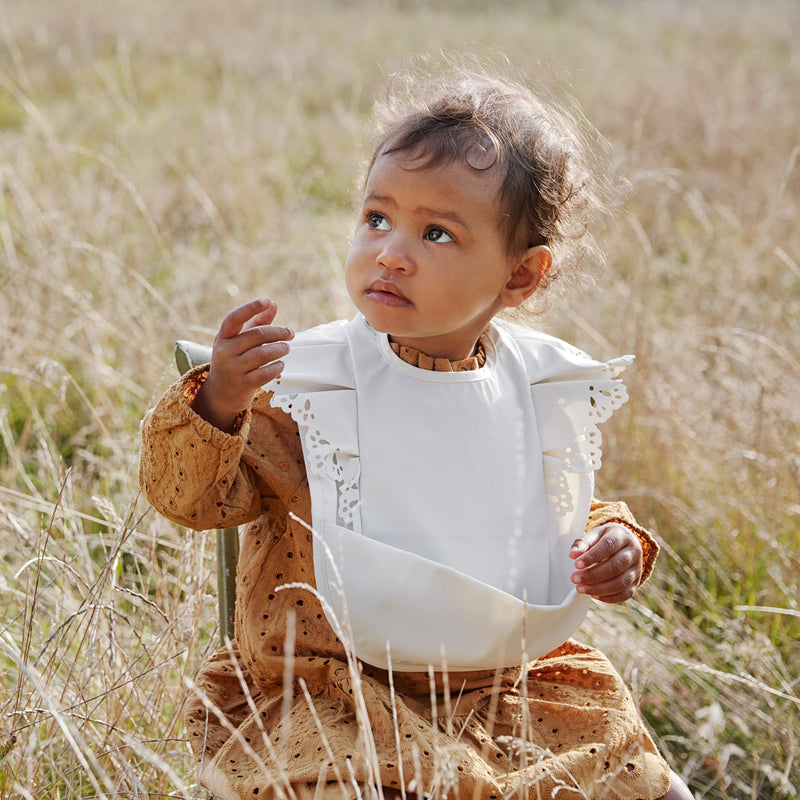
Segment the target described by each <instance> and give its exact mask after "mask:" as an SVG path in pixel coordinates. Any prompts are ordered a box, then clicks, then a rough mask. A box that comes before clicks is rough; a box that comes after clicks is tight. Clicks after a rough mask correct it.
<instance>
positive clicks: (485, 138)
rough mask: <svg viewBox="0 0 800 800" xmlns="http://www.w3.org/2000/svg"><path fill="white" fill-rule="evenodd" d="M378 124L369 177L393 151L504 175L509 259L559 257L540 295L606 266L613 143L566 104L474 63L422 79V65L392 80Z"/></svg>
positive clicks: (423, 161)
mask: <svg viewBox="0 0 800 800" xmlns="http://www.w3.org/2000/svg"><path fill="white" fill-rule="evenodd" d="M373 117H374V120H375V125H376V141H375V145H374V150H373V155H372V159H371V160H370V162H369V165H368V169H367V175H369V172H370V171H371V169H372V167H373V165H374V164H375V161H376V160H377V159H378V158H379V157H380V156H383V155H389V154H393V153H410V154H412V155H413V158H414V159H415V160H417V159H418V160H420V167H435V166H439V165H442V164H448V163H451V162H453V161H462V162H463V163H465V164H467V165H468V166H469V167H470V168H472V169H475V170H486V169H491V168H493V167H495V166H496V167H497V168H498V169H500V170H502V174H503V180H502V184H501V188H500V208H501V222H500V224H501V226H502V229H503V231H504V234H505V239H506V244H507V247H508V250H509V252H510V253H514V254H517V253H522V252H523V251H524V250H525V249H527V248H528V247H533V246H536V245H546V246H547V247H549V248H550V249H551V250H552V252H553V267H552V268H551V270H550V272H549V273H548V275H547V277H546V278H545V280H544V281H543V282H542V284H540V286H539V287H538V289H537V292H536V295H537V296H538V295H540V293H541V291H542V290H543V289H544V288H546V286H548V285H550V284H552V282H553V281H554V280H555V278H556V277H558V276H559V275H561V274H570V275H571V276H572V277H573V278H574V277H575V276H576V275H577V274H578V273H579V272H580V271H581V269H582V268H583V267H584V266H585V265H586V264H587V263H589V262H593V261H602V260H603V254H602V252H601V251H600V250H599V248H598V247H597V244H596V242H595V240H594V237H593V236H592V234H591V232H590V230H589V224H590V222H591V221H592V220H593V219H594V218H595V217H596V216H597V215H598V214H599V213H600V212H602V211H604V210H605V207H606V203H605V200H604V196H605V195H606V194H607V193H608V181H607V180H606V178H605V176H604V170H602V169H600V168H599V165H598V156H600V155H602V154H603V153H604V152H605V149H606V144H605V141H604V140H603V139H602V137H601V136H600V135H599V134H598V133H597V132H596V131H595V130H594V129H593V128H592V127H591V126H590V125H588V123H586V122H585V120H583V119H582V118H580V119H579V118H577V117H576V116H574V115H571V114H570V113H568V112H567V110H566V109H565V108H564V107H563V106H561V105H559V104H557V103H555V102H545V101H544V100H543V99H542V98H541V97H539V96H538V95H537V94H535V93H534V92H533V91H531V90H530V89H528V88H527V87H526V86H525V85H524V84H523V83H521V82H518V81H514V80H510V79H506V78H500V77H497V76H495V75H492V74H490V73H489V72H487V71H486V70H485V69H484V68H476V67H475V66H474V65H470V67H464V66H449V68H447V69H446V70H444V71H441V72H434V73H429V74H424V73H423V72H422V71H421V70H420V67H419V62H416V63H414V64H412V67H411V68H410V69H408V70H406V71H404V72H403V73H400V74H399V75H396V76H394V77H393V79H392V80H390V82H389V85H388V88H387V92H386V96H385V98H383V99H382V100H379V101H378V102H377V103H376V104H375V107H374V109H373Z"/></svg>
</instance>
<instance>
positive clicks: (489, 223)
mask: <svg viewBox="0 0 800 800" xmlns="http://www.w3.org/2000/svg"><path fill="white" fill-rule="evenodd" d="M421 163H423V162H421V161H420V160H419V159H411V158H409V156H408V154H404V153H395V154H391V155H382V156H379V157H378V159H377V160H376V161H375V164H374V165H373V167H372V171H371V172H370V174H369V178H368V180H367V185H366V190H365V198H364V203H363V206H362V209H361V214H360V217H359V221H358V224H357V227H356V232H355V236H354V238H353V243H352V246H351V248H350V252H349V254H348V256H347V261H346V266H345V275H346V282H347V290H348V292H349V293H350V297H351V298H352V299H353V302H354V303H355V305H356V307H357V308H358V310H359V311H361V312H362V313H363V314H364V316H365V317H366V318H367V320H368V321H369V323H370V325H372V327H373V328H375V330H378V331H381V332H386V333H388V334H389V335H390V336H391V338H392V340H393V341H396V342H398V343H399V344H401V345H407V346H410V347H415V348H417V349H419V350H422V351H423V352H424V353H427V354H428V355H430V356H436V357H444V358H450V359H460V358H466V357H468V356H469V355H471V354H472V351H473V349H474V347H475V343H476V341H477V340H478V337H479V336H480V334H481V332H482V331H483V329H484V327H485V326H486V324H487V323H488V322H489V320H491V319H492V317H493V316H494V315H495V314H496V313H497V312H498V311H499V310H500V309H501V308H502V307H503V306H504V305H505V303H504V300H503V290H504V288H505V286H506V284H507V283H508V281H509V279H510V276H511V275H512V273H513V270H514V260H513V258H512V257H511V255H510V254H509V252H508V249H507V247H506V240H505V236H504V234H503V232H502V231H501V229H500V202H499V190H500V183H501V175H500V172H499V171H498V170H497V169H496V168H494V167H492V168H491V169H486V170H483V171H478V170H475V169H472V168H471V167H469V166H468V165H466V164H464V163H459V162H453V163H450V164H445V165H443V166H436V167H425V166H420V164H421Z"/></svg>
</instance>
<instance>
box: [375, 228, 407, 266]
mask: <svg viewBox="0 0 800 800" xmlns="http://www.w3.org/2000/svg"><path fill="white" fill-rule="evenodd" d="M378 264H380V265H381V267H383V268H384V269H388V270H402V271H403V272H409V271H410V270H413V269H414V266H415V262H414V255H413V252H412V249H411V246H410V243H409V242H408V241H407V240H406V237H405V236H402V235H400V234H395V235H390V236H387V237H386V238H385V239H384V241H383V247H382V248H381V251H380V253H379V255H378Z"/></svg>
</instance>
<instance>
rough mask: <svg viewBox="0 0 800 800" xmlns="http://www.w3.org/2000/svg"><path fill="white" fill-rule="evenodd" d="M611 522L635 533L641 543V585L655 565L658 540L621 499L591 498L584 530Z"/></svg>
mask: <svg viewBox="0 0 800 800" xmlns="http://www.w3.org/2000/svg"><path fill="white" fill-rule="evenodd" d="M611 522H616V523H617V524H618V525H624V526H625V527H626V528H628V530H630V531H631V532H632V533H634V534H635V535H636V537H637V538H638V539H639V541H640V542H641V545H642V557H643V565H642V578H641V580H640V581H639V586H641V585H642V584H643V583H644V582H645V581H646V580H647V579H648V578H649V577H650V575H651V574H652V572H653V568H654V567H655V563H656V558H657V557H658V550H659V547H658V542H657V541H656V539H655V537H654V536H653V535H652V534H651V533H650V531H648V530H647V529H646V528H643V527H642V526H641V525H639V523H638V522H637V521H636V519H635V517H634V516H633V514H632V513H631V510H630V509H629V508H628V506H627V504H626V503H623V502H622V501H621V500H614V501H612V502H603V501H601V500H597V499H595V500H593V501H592V505H591V508H590V509H589V519H588V521H587V523H586V530H587V531H588V530H589V529H590V528H599V527H600V526H602V525H606V524H608V523H611Z"/></svg>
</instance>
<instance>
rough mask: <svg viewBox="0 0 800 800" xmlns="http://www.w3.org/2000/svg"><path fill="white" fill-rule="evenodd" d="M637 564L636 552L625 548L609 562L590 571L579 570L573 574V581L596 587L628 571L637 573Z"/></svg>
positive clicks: (595, 566) (604, 562)
mask: <svg viewBox="0 0 800 800" xmlns="http://www.w3.org/2000/svg"><path fill="white" fill-rule="evenodd" d="M637 562H638V558H637V553H636V551H635V550H634V549H633V548H632V547H625V548H623V549H622V550H620V551H619V552H618V553H615V554H614V555H613V556H612V557H611V558H610V559H608V560H607V561H602V562H601V563H599V564H595V565H594V566H592V567H590V568H588V569H577V570H576V571H575V572H573V573H572V576H571V577H572V581H573V583H579V584H583V585H585V586H596V585H599V584H601V583H604V582H606V581H612V580H614V579H615V578H617V577H618V576H620V575H624V574H626V573H627V572H628V571H632V572H634V573H636V572H637V571H638V569H639V564H638V563H637Z"/></svg>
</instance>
